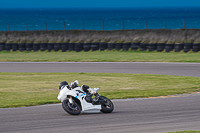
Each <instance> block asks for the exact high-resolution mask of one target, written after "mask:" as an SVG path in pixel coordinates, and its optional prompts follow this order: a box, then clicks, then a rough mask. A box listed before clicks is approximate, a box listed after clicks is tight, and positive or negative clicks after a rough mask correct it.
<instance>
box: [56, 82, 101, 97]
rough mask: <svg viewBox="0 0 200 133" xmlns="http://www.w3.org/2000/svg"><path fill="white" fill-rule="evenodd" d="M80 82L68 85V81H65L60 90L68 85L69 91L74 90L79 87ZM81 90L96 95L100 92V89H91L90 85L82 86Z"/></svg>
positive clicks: (60, 85)
mask: <svg viewBox="0 0 200 133" xmlns="http://www.w3.org/2000/svg"><path fill="white" fill-rule="evenodd" d="M78 84H79V82H78V80H75V81H74V82H71V83H70V84H68V83H67V82H66V81H63V82H61V83H60V84H59V90H61V89H62V86H64V85H66V86H67V88H69V89H74V88H76V87H78ZM81 89H82V90H83V91H84V92H85V93H86V94H96V93H97V91H98V90H99V88H94V89H92V88H90V87H89V86H88V85H82V86H81Z"/></svg>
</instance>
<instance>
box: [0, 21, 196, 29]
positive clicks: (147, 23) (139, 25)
mask: <svg viewBox="0 0 200 133" xmlns="http://www.w3.org/2000/svg"><path fill="white" fill-rule="evenodd" d="M181 21H182V22H181ZM181 21H179V24H178V26H177V27H176V28H175V29H181V28H183V29H185V28H186V22H185V19H182V20H181ZM181 23H182V24H181ZM158 24H159V25H158ZM168 24H169V22H168V21H167V20H164V21H162V23H152V22H150V21H149V20H144V21H143V22H142V21H140V23H133V24H132V25H131V24H130V23H127V22H125V21H118V23H113V24H112V23H108V22H107V23H105V21H101V22H98V25H94V24H93V25H91V22H90V24H88V23H87V22H84V21H83V22H82V23H81V22H79V23H76V25H73V22H72V24H69V23H67V22H63V23H62V24H61V23H59V25H58V28H57V27H56V25H55V24H53V23H50V22H49V23H47V22H44V23H43V24H42V23H40V27H39V28H37V27H38V25H35V26H33V25H32V24H29V23H24V24H23V26H21V27H20V26H18V29H20V30H22V31H29V30H76V29H79V30H125V29H174V28H172V26H171V24H170V26H169V25H168ZM88 25H89V26H88ZM113 25H115V27H114V26H113ZM156 25H157V27H158V28H155V27H156ZM4 26H5V25H4ZM15 26H16V25H14V24H10V23H9V24H7V28H6V27H5V28H3V29H5V31H17V30H18V29H17V28H15ZM109 27H112V28H109ZM188 28H190V27H189V26H188ZM192 28H198V27H197V26H196V27H192ZM1 29H2V28H1Z"/></svg>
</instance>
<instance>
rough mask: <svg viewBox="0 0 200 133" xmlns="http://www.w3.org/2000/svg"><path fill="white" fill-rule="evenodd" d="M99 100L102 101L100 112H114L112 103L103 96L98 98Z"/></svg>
mask: <svg viewBox="0 0 200 133" xmlns="http://www.w3.org/2000/svg"><path fill="white" fill-rule="evenodd" d="M100 99H102V100H104V101H103V102H101V112H103V113H111V112H112V111H113V110H114V105H113V103H112V101H111V100H110V99H108V98H106V97H104V96H100Z"/></svg>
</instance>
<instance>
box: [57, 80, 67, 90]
mask: <svg viewBox="0 0 200 133" xmlns="http://www.w3.org/2000/svg"><path fill="white" fill-rule="evenodd" d="M63 85H68V83H67V82H66V81H63V82H60V84H59V90H61V87H62V86H63Z"/></svg>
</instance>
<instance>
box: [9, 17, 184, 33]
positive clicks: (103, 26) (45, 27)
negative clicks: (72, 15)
mask: <svg viewBox="0 0 200 133" xmlns="http://www.w3.org/2000/svg"><path fill="white" fill-rule="evenodd" d="M182 21H183V25H182V28H183V29H185V27H186V26H185V25H186V23H185V19H183V20H182ZM67 27H68V26H66V22H63V29H61V30H67ZM125 27H126V25H125V23H124V21H122V22H121V28H120V29H121V30H124V29H125ZM129 27H130V26H129ZM163 27H164V29H168V27H167V20H165V21H164V26H163ZM82 29H83V30H85V29H86V28H85V22H82ZM132 29H133V28H132ZM144 29H148V21H147V20H145V22H144ZM11 30H12V29H11V26H10V24H8V28H7V31H11ZM24 30H26V31H28V30H29V24H28V23H26V29H24ZM43 30H48V23H47V22H45V23H44V28H43ZM101 30H105V23H104V21H102V28H101Z"/></svg>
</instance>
